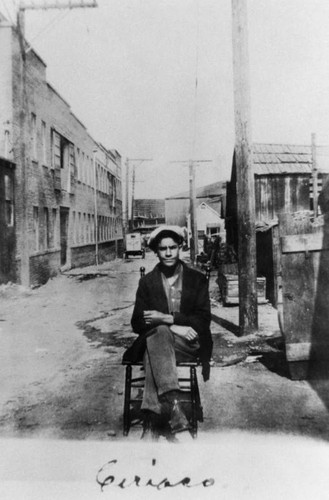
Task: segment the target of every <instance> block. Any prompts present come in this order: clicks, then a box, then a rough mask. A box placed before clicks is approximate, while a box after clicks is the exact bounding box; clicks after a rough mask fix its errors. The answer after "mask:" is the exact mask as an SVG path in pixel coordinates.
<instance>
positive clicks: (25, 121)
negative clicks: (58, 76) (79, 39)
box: [17, 0, 97, 286]
mask: <svg viewBox="0 0 329 500" xmlns="http://www.w3.org/2000/svg"><path fill="white" fill-rule="evenodd" d="M81 7H97V1H96V0H90V1H87V0H86V1H83V0H82V1H81V2H80V3H76V2H72V1H71V0H67V1H63V2H59V1H57V0H56V1H55V2H54V3H52V4H49V3H48V4H47V3H44V4H39V5H37V4H35V3H34V2H30V3H27V2H24V1H23V0H21V1H20V3H19V7H18V10H17V33H18V39H19V46H20V55H21V74H20V101H21V102H20V108H21V109H20V113H19V137H20V138H19V142H20V146H19V155H20V168H21V175H20V182H21V184H20V197H21V207H22V213H21V242H20V257H21V272H20V275H21V283H22V285H23V286H30V248H29V220H30V217H31V213H30V210H29V209H30V206H29V203H28V194H29V185H28V181H29V174H28V170H29V168H30V156H31V155H30V146H29V138H28V130H29V128H30V127H29V120H30V117H29V100H28V96H27V60H26V59H27V53H28V51H29V49H28V48H27V44H26V40H25V11H26V10H40V9H41V10H48V9H74V8H81Z"/></svg>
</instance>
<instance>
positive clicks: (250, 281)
mask: <svg viewBox="0 0 329 500" xmlns="http://www.w3.org/2000/svg"><path fill="white" fill-rule="evenodd" d="M232 38H233V76H234V108H235V163H236V172H237V205H238V207H237V208H238V245H239V248H238V257H239V325H240V333H241V335H246V334H249V333H253V332H255V331H256V330H257V329H258V310H257V261H256V230H255V188H254V172H253V158H252V141H251V124H250V83H249V60H248V29H247V0H232Z"/></svg>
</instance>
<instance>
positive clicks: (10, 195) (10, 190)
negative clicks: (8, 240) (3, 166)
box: [5, 175, 14, 226]
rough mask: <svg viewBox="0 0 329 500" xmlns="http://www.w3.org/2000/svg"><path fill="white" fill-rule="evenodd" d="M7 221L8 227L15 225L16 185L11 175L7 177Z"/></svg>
mask: <svg viewBox="0 0 329 500" xmlns="http://www.w3.org/2000/svg"><path fill="white" fill-rule="evenodd" d="M5 205H6V213H5V221H6V224H7V226H13V225H14V185H13V180H12V178H11V177H9V175H5Z"/></svg>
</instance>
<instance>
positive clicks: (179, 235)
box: [148, 225, 184, 252]
mask: <svg viewBox="0 0 329 500" xmlns="http://www.w3.org/2000/svg"><path fill="white" fill-rule="evenodd" d="M171 236H172V237H173V239H174V240H175V241H177V242H178V244H179V245H180V244H181V243H183V241H184V229H183V228H182V227H179V226H165V225H164V226H159V227H157V228H156V229H154V231H152V233H151V234H150V238H149V241H148V245H149V247H150V249H151V250H153V252H156V250H157V246H158V242H159V240H160V239H161V238H163V237H164V238H166V237H171Z"/></svg>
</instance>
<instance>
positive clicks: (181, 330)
mask: <svg viewBox="0 0 329 500" xmlns="http://www.w3.org/2000/svg"><path fill="white" fill-rule="evenodd" d="M170 330H171V331H172V332H174V333H176V335H179V336H180V337H183V338H184V339H186V340H188V341H190V342H193V340H195V339H196V338H197V337H198V334H197V332H196V331H195V330H194V329H193V328H192V327H191V326H180V325H173V326H171V327H170Z"/></svg>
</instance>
